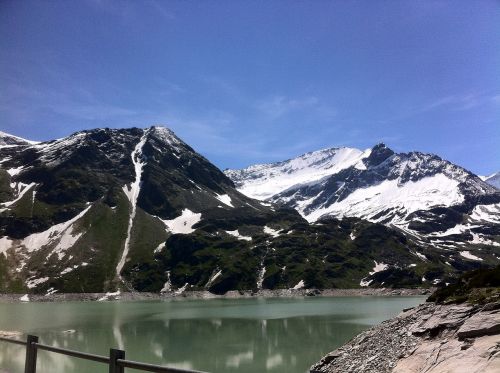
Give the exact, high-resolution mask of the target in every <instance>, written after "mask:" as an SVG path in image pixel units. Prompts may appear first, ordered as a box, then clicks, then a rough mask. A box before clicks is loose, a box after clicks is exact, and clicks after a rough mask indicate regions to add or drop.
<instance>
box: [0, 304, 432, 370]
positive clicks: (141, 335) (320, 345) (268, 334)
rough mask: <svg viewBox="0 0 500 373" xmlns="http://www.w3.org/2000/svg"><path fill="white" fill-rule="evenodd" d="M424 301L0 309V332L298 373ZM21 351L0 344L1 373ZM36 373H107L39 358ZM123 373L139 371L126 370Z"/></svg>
mask: <svg viewBox="0 0 500 373" xmlns="http://www.w3.org/2000/svg"><path fill="white" fill-rule="evenodd" d="M424 301H425V297H422V296H420V297H419V296H412V297H400V296H387V297H386V296H373V297H367V296H364V297H305V298H304V297H298V298H250V299H211V300H189V299H182V300H177V299H175V300H168V301H128V302H126V301H112V302H47V303H36V302H32V303H29V302H28V303H0V330H4V331H19V332H22V333H23V336H22V337H21V338H23V339H25V335H26V334H33V335H37V336H39V337H40V343H43V344H47V345H51V346H57V347H62V348H68V349H74V350H78V351H81V352H87V353H93V354H99V355H105V356H107V355H108V354H109V349H110V348H111V347H113V348H120V349H123V350H125V351H126V358H127V359H131V360H136V361H141V362H147V363H152V364H162V365H168V366H172V367H177V368H184V369H195V370H201V371H206V372H241V373H250V372H251V373H256V372H276V373H304V372H307V371H308V369H309V367H310V366H311V365H312V364H313V363H315V362H317V361H318V360H319V359H321V357H323V356H324V355H325V354H327V353H328V352H330V351H332V350H334V349H335V348H337V347H339V346H341V345H342V344H344V343H345V342H347V341H348V340H350V339H351V338H353V337H354V336H355V335H357V334H358V333H360V332H361V331H363V330H365V329H367V328H369V327H370V326H372V325H374V324H378V323H380V322H382V321H384V320H386V319H389V318H391V317H394V316H396V315H397V314H398V313H399V312H401V311H402V310H403V309H404V308H408V307H413V306H415V305H417V304H419V303H422V302H424ZM24 358H25V347H24V346H20V345H14V344H10V343H6V342H2V341H0V372H4V371H6V372H9V373H17V372H19V373H21V372H23V371H24ZM37 362H38V363H37V372H41V373H54V372H64V373H88V372H103V373H105V372H107V371H108V367H107V365H104V364H100V363H96V362H89V361H86V360H81V359H78V358H73V357H68V356H64V355H60V354H56V353H53V352H47V351H39V352H38V360H37ZM125 371H126V372H138V371H137V370H133V369H128V368H127V369H126V370H125Z"/></svg>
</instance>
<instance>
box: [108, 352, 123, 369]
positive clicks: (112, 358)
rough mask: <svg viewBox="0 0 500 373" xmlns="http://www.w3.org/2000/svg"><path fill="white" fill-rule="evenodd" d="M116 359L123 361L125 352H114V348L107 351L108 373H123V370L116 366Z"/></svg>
mask: <svg viewBox="0 0 500 373" xmlns="http://www.w3.org/2000/svg"><path fill="white" fill-rule="evenodd" d="M118 359H125V351H123V350H116V349H114V348H112V349H110V350H109V373H124V372H125V368H124V367H121V366H119V365H118V362H117V360H118Z"/></svg>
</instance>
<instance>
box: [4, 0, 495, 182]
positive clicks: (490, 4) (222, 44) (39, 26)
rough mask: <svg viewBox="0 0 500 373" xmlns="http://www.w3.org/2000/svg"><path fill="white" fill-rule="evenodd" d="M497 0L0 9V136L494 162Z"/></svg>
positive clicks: (260, 157) (243, 158)
mask: <svg viewBox="0 0 500 373" xmlns="http://www.w3.org/2000/svg"><path fill="white" fill-rule="evenodd" d="M499 40H500V2H498V1H494V0H491V1H482V0H477V1H469V0H467V1H432V0H428V1H368V0H367V1H340V0H338V1H321V0H317V1H238V0H231V1H160V0H157V1H153V0H149V1H148V0H144V1H139V0H138V1H116V2H114V1H105V0H87V1H50V2H49V1H34V2H32V1H15V0H3V1H1V2H0V130H3V131H5V132H10V133H13V134H16V135H19V136H23V137H26V138H30V139H34V140H47V139H53V138H58V137H62V136H66V135H68V134H70V133H72V132H74V131H77V130H80V129H88V128H95V127H114V128H121V127H132V126H138V127H146V126H149V125H152V124H164V125H166V126H168V127H170V128H172V129H173V130H174V131H175V132H176V133H177V134H178V135H179V136H180V137H181V138H183V139H184V140H185V141H186V142H188V143H189V144H190V145H192V146H193V147H194V148H195V149H196V150H198V151H200V152H201V153H202V154H203V155H205V156H206V157H207V158H208V159H210V160H211V161H212V162H214V163H215V164H216V165H218V166H219V167H221V168H226V167H231V168H236V167H243V166H247V165H249V164H252V163H260V162H268V161H276V160H282V159H286V158H290V157H293V156H296V155H298V154H301V153H303V152H306V151H311V150H316V149H319V148H325V147H331V146H353V147H358V148H367V147H371V146H373V145H374V144H376V143H378V142H380V141H383V142H385V143H386V144H388V145H389V146H390V147H392V148H393V149H394V150H396V151H410V150H420V151H424V152H432V153H436V154H439V155H440V156H442V157H443V158H446V159H449V160H451V161H453V162H455V163H458V164H460V165H462V166H464V167H466V168H467V169H470V170H472V171H474V172H476V173H479V174H489V173H492V172H494V171H498V170H500V70H499V68H500V44H499Z"/></svg>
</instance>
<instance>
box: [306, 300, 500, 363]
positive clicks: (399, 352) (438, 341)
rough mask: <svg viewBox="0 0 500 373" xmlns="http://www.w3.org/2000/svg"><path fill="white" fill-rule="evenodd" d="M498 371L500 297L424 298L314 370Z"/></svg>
mask: <svg viewBox="0 0 500 373" xmlns="http://www.w3.org/2000/svg"><path fill="white" fill-rule="evenodd" d="M334 372H343V373H344V372H350V373H385V372H393V373H417V372H419V373H420V372H426V373H438V372H439V373H444V372H464V373H465V372H466V373H475V372H477V373H479V372H481V373H493V372H500V301H497V302H492V303H487V304H486V305H469V304H465V303H464V304H460V305H438V304H434V303H426V304H422V305H420V306H417V307H415V308H412V309H409V310H405V311H403V312H402V313H401V314H400V315H398V316H397V317H395V318H393V319H391V320H388V321H385V322H383V323H382V324H379V325H377V326H374V327H372V328H371V329H369V330H367V331H365V332H363V333H361V334H359V335H358V336H356V337H355V338H354V339H353V340H351V341H350V342H348V343H347V344H345V345H344V346H342V347H340V348H338V349H337V350H335V351H333V352H331V353H329V354H328V355H326V356H325V357H324V358H323V359H322V360H321V361H319V362H318V363H317V364H315V365H313V366H312V367H311V369H310V373H334Z"/></svg>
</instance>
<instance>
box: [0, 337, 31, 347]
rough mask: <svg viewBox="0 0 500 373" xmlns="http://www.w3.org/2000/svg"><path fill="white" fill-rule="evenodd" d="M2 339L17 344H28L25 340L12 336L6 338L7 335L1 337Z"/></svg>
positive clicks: (0, 339)
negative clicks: (12, 337)
mask: <svg viewBox="0 0 500 373" xmlns="http://www.w3.org/2000/svg"><path fill="white" fill-rule="evenodd" d="M0 341H3V342H9V343H14V344H16V345H23V346H26V345H27V343H26V342H25V341H20V340H18V339H11V338H5V337H0Z"/></svg>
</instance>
